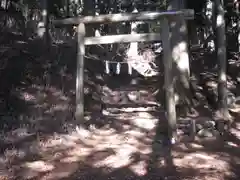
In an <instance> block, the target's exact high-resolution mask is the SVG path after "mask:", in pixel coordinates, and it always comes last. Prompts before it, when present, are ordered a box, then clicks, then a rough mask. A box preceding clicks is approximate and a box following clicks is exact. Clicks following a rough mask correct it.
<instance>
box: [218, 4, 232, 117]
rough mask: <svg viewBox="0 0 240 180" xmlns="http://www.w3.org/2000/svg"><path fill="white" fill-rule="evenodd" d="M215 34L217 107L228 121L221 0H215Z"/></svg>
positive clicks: (224, 37) (225, 59)
mask: <svg viewBox="0 0 240 180" xmlns="http://www.w3.org/2000/svg"><path fill="white" fill-rule="evenodd" d="M216 13H217V16H216V32H217V59H218V63H219V67H218V105H219V106H218V107H219V112H220V115H221V117H222V118H223V119H224V120H228V119H229V112H228V107H227V75H226V74H227V72H226V71H227V67H226V66H227V57H226V32H225V20H224V8H223V4H222V2H221V0H216Z"/></svg>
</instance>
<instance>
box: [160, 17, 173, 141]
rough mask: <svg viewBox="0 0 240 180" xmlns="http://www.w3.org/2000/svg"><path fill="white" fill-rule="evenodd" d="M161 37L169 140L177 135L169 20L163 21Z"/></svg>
mask: <svg viewBox="0 0 240 180" xmlns="http://www.w3.org/2000/svg"><path fill="white" fill-rule="evenodd" d="M161 26H162V28H161V36H162V43H163V59H164V60H163V61H164V88H165V101H166V115H167V120H168V128H169V138H170V139H171V138H173V137H174V136H175V135H176V127H177V124H176V123H177V122H176V119H177V118H176V109H175V99H174V86H173V68H172V64H173V59H172V51H171V45H170V28H169V24H168V20H167V19H166V18H164V19H163V20H162V21H161Z"/></svg>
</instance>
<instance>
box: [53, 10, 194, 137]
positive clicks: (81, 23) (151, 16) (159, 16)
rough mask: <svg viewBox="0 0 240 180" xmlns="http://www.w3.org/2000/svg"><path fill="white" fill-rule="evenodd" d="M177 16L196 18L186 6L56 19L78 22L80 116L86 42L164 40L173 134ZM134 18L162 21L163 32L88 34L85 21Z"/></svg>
mask: <svg viewBox="0 0 240 180" xmlns="http://www.w3.org/2000/svg"><path fill="white" fill-rule="evenodd" d="M174 16H181V17H182V18H184V19H186V20H187V19H193V18H194V11H193V10H191V9H183V10H179V11H165V12H141V13H121V14H108V15H99V16H83V17H73V18H67V19H62V20H54V21H53V22H52V23H53V24H54V25H55V26H64V25H77V26H78V28H77V34H78V54H77V77H76V113H75V116H76V119H79V120H82V119H83V118H84V56H85V45H96V44H111V43H131V42H147V41H160V40H161V41H162V44H163V59H164V60H163V61H164V88H165V92H166V93H165V96H166V97H165V99H166V116H167V117H166V118H167V120H168V126H169V131H170V135H172V134H173V133H174V132H173V131H175V130H176V123H177V122H176V110H175V101H174V86H173V68H172V64H173V60H172V51H171V45H170V28H169V22H170V21H171V19H172V18H174ZM133 21H160V25H161V32H160V33H144V34H121V35H107V36H101V37H85V24H90V23H91V24H93V23H102V24H103V23H105V24H107V23H117V22H133Z"/></svg>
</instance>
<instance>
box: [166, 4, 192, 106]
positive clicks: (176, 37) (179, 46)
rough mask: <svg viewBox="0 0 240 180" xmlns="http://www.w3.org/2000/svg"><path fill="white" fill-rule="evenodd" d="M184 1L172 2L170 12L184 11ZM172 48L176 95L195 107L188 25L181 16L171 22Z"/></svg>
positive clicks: (186, 103)
mask: <svg viewBox="0 0 240 180" xmlns="http://www.w3.org/2000/svg"><path fill="white" fill-rule="evenodd" d="M184 7H185V2H184V0H172V1H170V3H169V7H168V10H178V9H184ZM171 30H172V36H171V46H172V57H173V62H174V65H175V68H174V69H175V70H176V73H177V75H176V76H175V79H176V84H175V87H177V89H176V93H178V94H179V98H180V99H181V100H182V102H184V103H185V105H187V106H188V108H190V107H192V105H193V101H192V100H193V98H192V94H191V91H190V82H189V80H190V67H189V66H190V65H189V55H188V45H187V25H186V22H185V20H184V19H183V18H182V17H181V16H177V17H175V18H174V20H172V21H171Z"/></svg>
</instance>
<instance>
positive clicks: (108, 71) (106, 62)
mask: <svg viewBox="0 0 240 180" xmlns="http://www.w3.org/2000/svg"><path fill="white" fill-rule="evenodd" d="M105 72H106V73H107V74H109V73H110V69H109V62H108V61H105Z"/></svg>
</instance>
